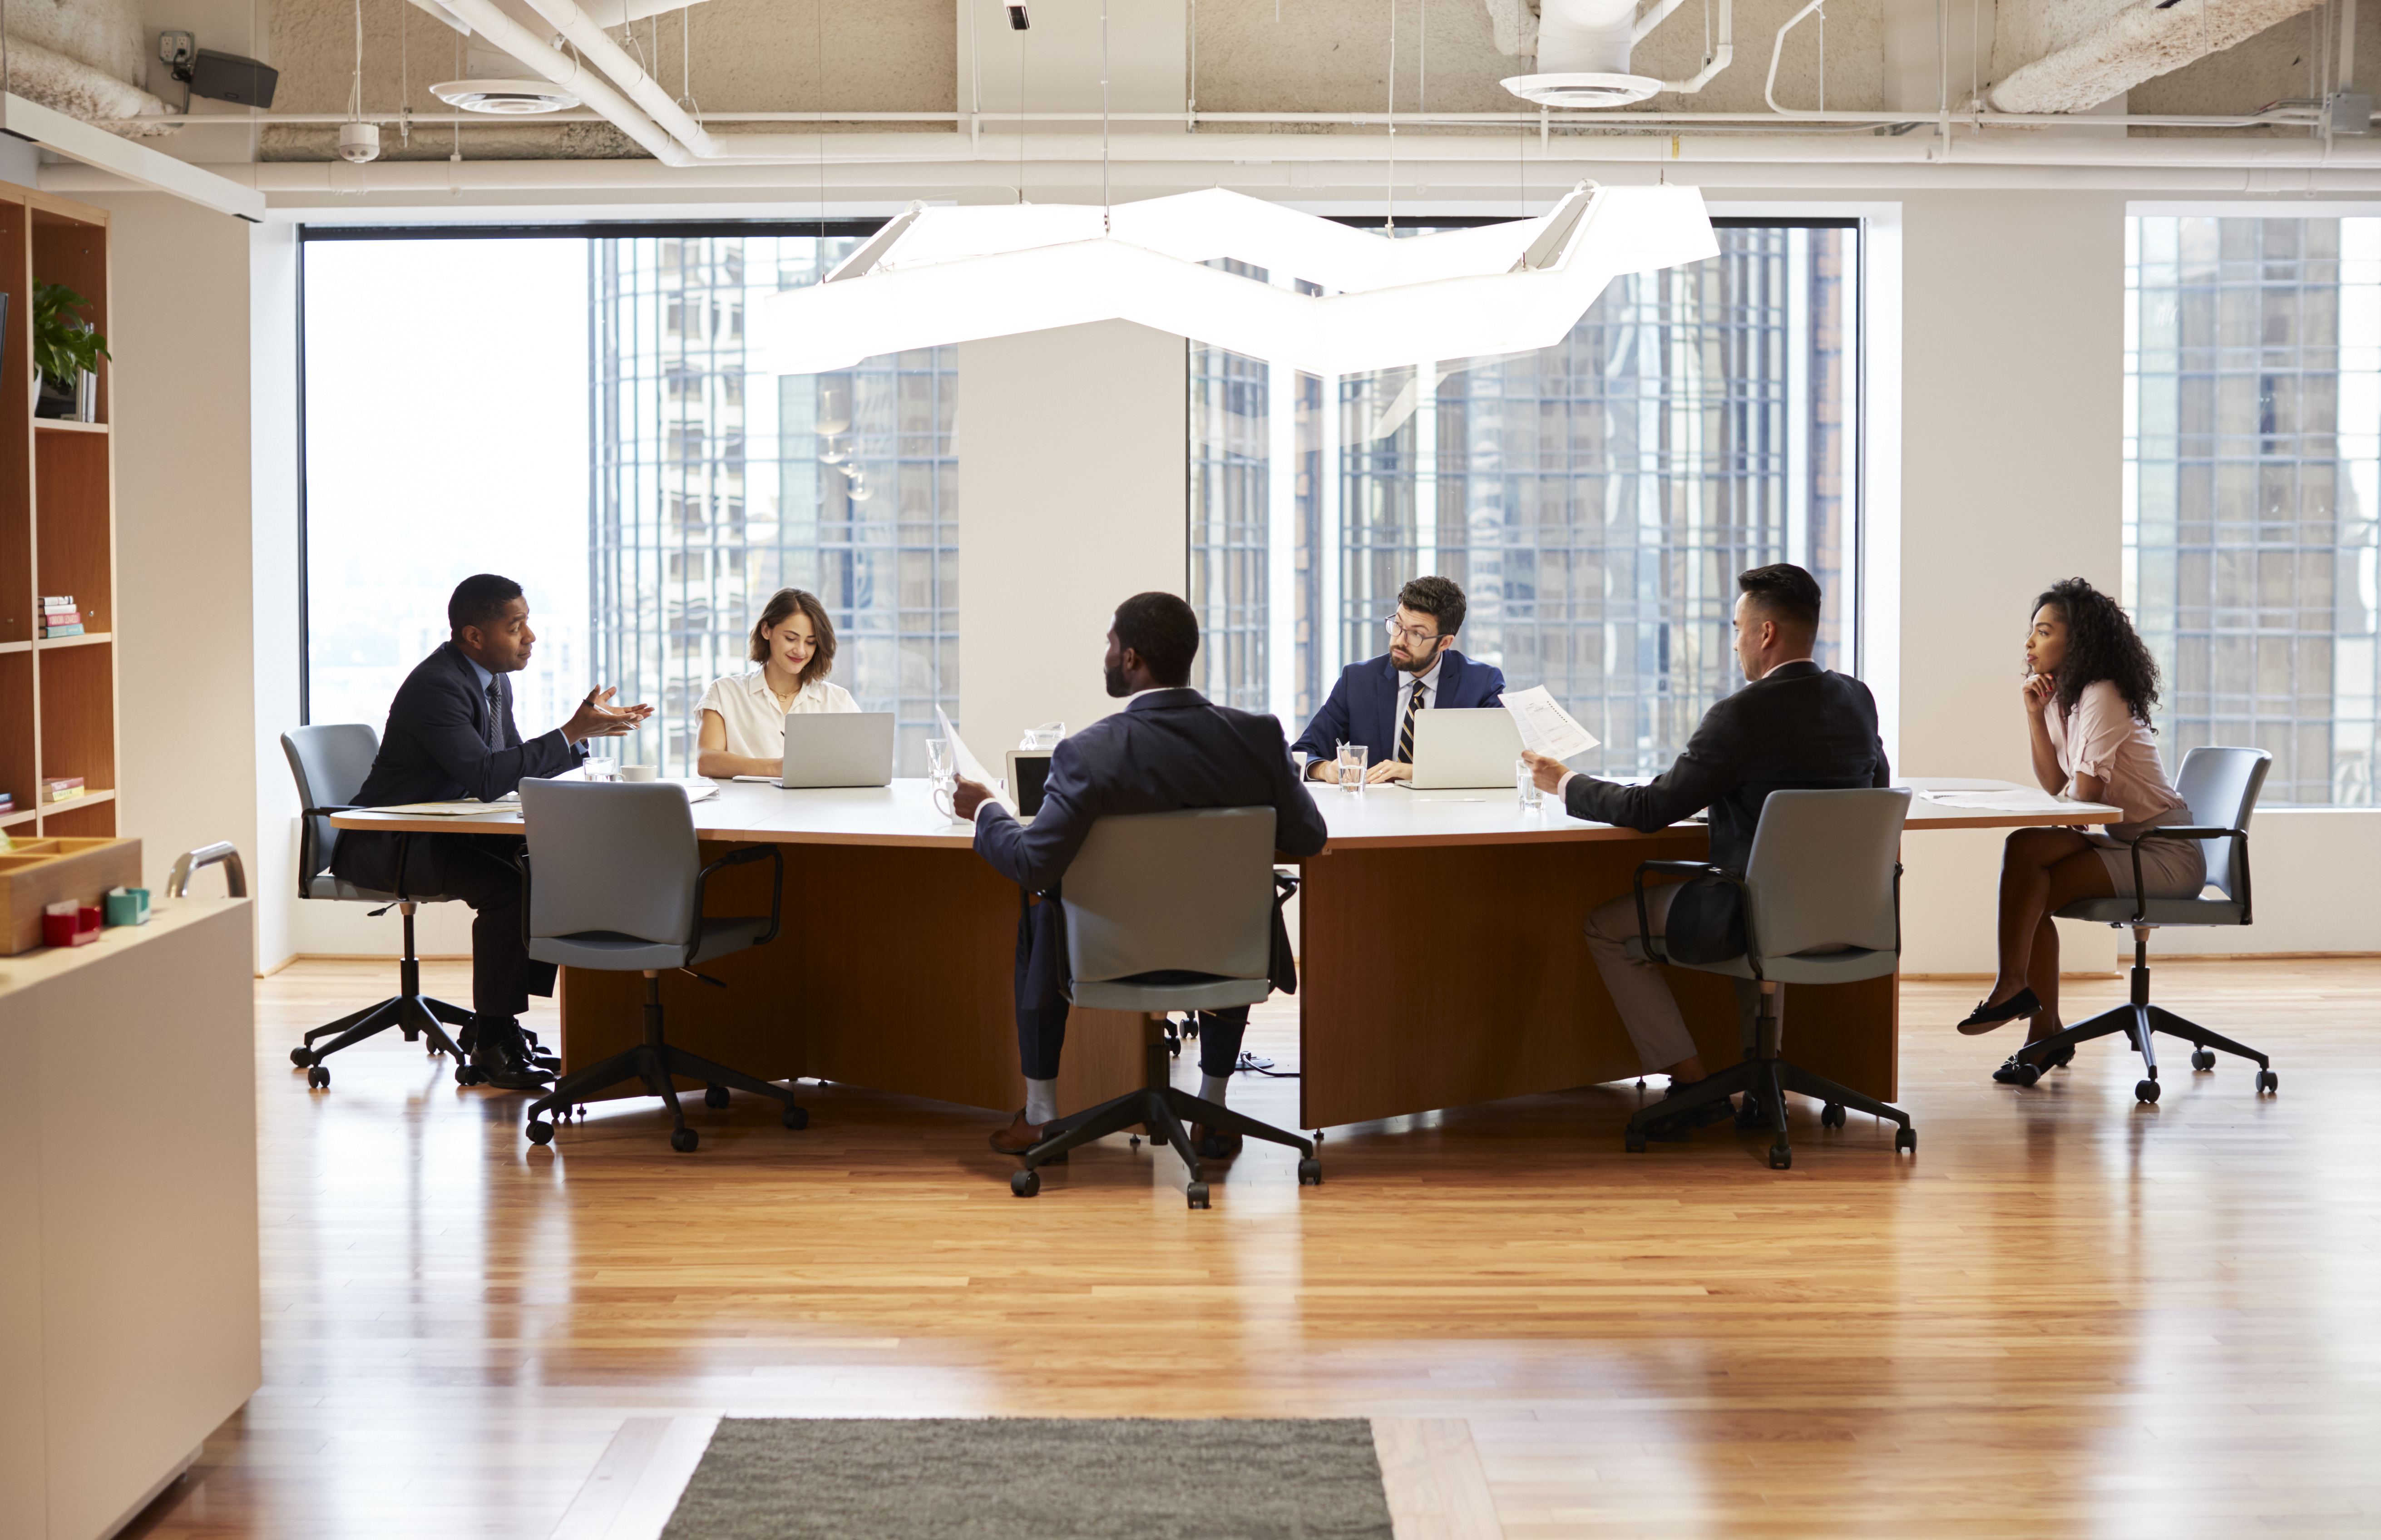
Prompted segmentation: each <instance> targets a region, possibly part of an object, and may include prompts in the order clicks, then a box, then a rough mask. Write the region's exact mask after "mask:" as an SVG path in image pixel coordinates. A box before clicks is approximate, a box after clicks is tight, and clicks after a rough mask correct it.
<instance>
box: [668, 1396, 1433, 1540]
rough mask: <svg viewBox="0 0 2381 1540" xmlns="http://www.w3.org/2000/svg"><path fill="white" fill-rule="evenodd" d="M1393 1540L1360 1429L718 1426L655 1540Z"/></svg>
mask: <svg viewBox="0 0 2381 1540" xmlns="http://www.w3.org/2000/svg"><path fill="white" fill-rule="evenodd" d="M829 1535H832V1536H835V1537H836V1540H946V1537H947V1540H1393V1534H1392V1531H1391V1529H1390V1525H1389V1505H1388V1498H1387V1497H1386V1494H1385V1493H1384V1492H1383V1491H1382V1488H1381V1466H1380V1461H1379V1460H1378V1459H1377V1458H1376V1457H1375V1456H1374V1452H1373V1429H1372V1424H1370V1423H1368V1422H1367V1421H1365V1420H1364V1419H1363V1418H1361V1417H1337V1418H1328V1419H1316V1420H1312V1421H1310V1420H1303V1419H1298V1420H1287V1419H1285V1420H1275V1419H1266V1420H1261V1421H1260V1420H1249V1419H1239V1418H1214V1419H1207V1420H1203V1421H1197V1422H1190V1421H1182V1422H1177V1421H1170V1420H1166V1419H1161V1418H1096V1419H1094V1418H1081V1419H1078V1418H1025V1417H1017V1418H1006V1417H1004V1418H966V1417H936V1418H922V1419H916V1420H909V1419H871V1418H838V1419H824V1418H822V1419H815V1420H813V1419H810V1418H800V1417H790V1418H745V1417H728V1418H723V1419H721V1421H720V1424H719V1431H718V1432H717V1433H715V1434H714V1435H713V1436H712V1439H711V1447H710V1448H708V1449H706V1450H705V1451H704V1452H703V1456H702V1463H701V1464H700V1465H698V1466H696V1467H695V1472H694V1475H693V1478H692V1479H691V1480H690V1481H689V1482H688V1483H687V1487H686V1494H685V1496H683V1497H680V1498H679V1499H678V1511H677V1512H676V1513H674V1514H672V1515H671V1517H670V1522H669V1525H668V1527H667V1528H665V1530H663V1531H662V1536H663V1540H812V1537H813V1536H818V1537H824V1536H829Z"/></svg>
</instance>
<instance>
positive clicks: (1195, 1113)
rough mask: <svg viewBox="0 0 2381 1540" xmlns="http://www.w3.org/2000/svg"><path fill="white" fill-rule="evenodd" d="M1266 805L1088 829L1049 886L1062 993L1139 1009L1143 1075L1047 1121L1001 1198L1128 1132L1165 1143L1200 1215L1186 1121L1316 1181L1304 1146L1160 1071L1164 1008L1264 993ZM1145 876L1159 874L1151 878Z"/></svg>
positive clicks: (1225, 1002)
mask: <svg viewBox="0 0 2381 1540" xmlns="http://www.w3.org/2000/svg"><path fill="white" fill-rule="evenodd" d="M1273 826H1274V814H1273V809H1271V808H1262V807H1260V808H1194V809H1188V810H1185V811H1183V812H1180V813H1136V814H1132V815H1130V816H1125V817H1110V818H1103V819H1100V820H1099V821H1098V822H1097V823H1095V824H1093V825H1092V832H1091V835H1090V837H1088V838H1086V839H1085V840H1084V841H1083V845H1082V849H1081V850H1079V851H1077V852H1076V855H1075V859H1074V861H1073V862H1072V863H1070V864H1069V865H1068V868H1067V874H1066V878H1065V881H1064V882H1063V883H1062V884H1061V885H1060V887H1059V899H1058V901H1059V902H1060V904H1061V905H1063V906H1064V908H1065V911H1066V920H1067V959H1068V984H1067V998H1068V1000H1069V1001H1071V1002H1073V1003H1074V1004H1076V1005H1079V1006H1081V1007H1083V1008H1086V1009H1090V1010H1130V1011H1138V1012H1139V1013H1140V1014H1141V1018H1142V1073H1143V1081H1142V1088H1141V1089H1140V1090H1138V1091H1133V1092H1129V1093H1127V1094H1124V1095H1122V1096H1118V1097H1117V1098H1116V1099H1115V1100H1113V1101H1108V1102H1103V1103H1101V1104H1100V1105H1099V1106H1095V1107H1093V1108H1091V1109H1089V1110H1088V1111H1084V1112H1079V1113H1075V1114H1073V1115H1072V1116H1070V1117H1066V1118H1058V1119H1057V1120H1056V1121H1055V1122H1053V1123H1052V1124H1051V1125H1050V1129H1051V1132H1050V1133H1049V1134H1048V1136H1047V1137H1045V1138H1044V1140H1043V1141H1042V1143H1039V1144H1036V1145H1034V1146H1033V1147H1032V1149H1030V1150H1028V1151H1026V1152H1025V1157H1024V1158H1025V1165H1024V1167H1023V1168H1022V1169H1020V1170H1019V1171H1017V1172H1016V1173H1015V1174H1014V1175H1012V1176H1011V1177H1010V1178H1009V1179H1008V1190H1009V1191H1010V1192H1014V1193H1015V1194H1017V1196H1019V1197H1020V1198H1030V1197H1032V1196H1033V1195H1034V1194H1035V1193H1036V1192H1040V1191H1042V1178H1041V1175H1040V1173H1039V1172H1038V1171H1037V1170H1036V1169H1035V1168H1036V1167H1041V1166H1044V1165H1046V1164H1048V1163H1049V1162H1050V1161H1052V1160H1054V1159H1056V1157H1058V1156H1059V1155H1065V1154H1066V1153H1067V1152H1068V1150H1071V1149H1073V1148H1074V1147H1075V1146H1076V1145H1078V1144H1084V1143H1090V1142H1091V1141H1093V1140H1094V1139H1102V1138H1105V1137H1106V1136H1107V1135H1109V1134H1111V1133H1116V1132H1118V1131H1122V1130H1124V1129H1127V1128H1129V1127H1132V1126H1134V1125H1136V1124H1138V1125H1141V1126H1142V1127H1145V1128H1146V1129H1147V1130H1148V1131H1149V1136H1150V1138H1152V1139H1153V1140H1154V1139H1163V1140H1165V1141H1166V1143H1168V1144H1171V1145H1173V1146H1174V1150H1175V1153H1176V1154H1177V1155H1180V1156H1181V1157H1182V1164H1183V1165H1184V1166H1186V1167H1189V1168H1190V1172H1191V1181H1190V1184H1189V1186H1188V1187H1186V1188H1185V1189H1184V1190H1183V1195H1184V1196H1185V1197H1186V1198H1188V1199H1189V1200H1190V1204H1191V1207H1192V1208H1205V1207H1207V1206H1208V1196H1207V1180H1206V1177H1205V1174H1204V1173H1203V1171H1202V1169H1201V1167H1200V1165H1199V1155H1198V1152H1197V1151H1196V1150H1194V1149H1192V1148H1191V1135H1190V1134H1189V1132H1188V1131H1185V1130H1184V1128H1183V1127H1182V1123H1183V1119H1185V1118H1189V1119H1191V1121H1193V1122H1199V1123H1204V1124H1205V1125H1206V1126H1207V1127H1208V1128H1209V1129H1210V1130H1214V1131H1233V1132H1238V1133H1240V1134H1243V1135H1245V1136H1247V1137H1249V1138H1251V1139H1264V1140H1270V1141H1271V1142H1272V1143H1276V1144H1287V1145H1288V1146H1289V1147H1290V1148H1291V1149H1294V1150H1296V1151H1297V1152H1298V1154H1299V1157H1300V1158H1299V1162H1298V1179H1299V1182H1300V1185H1301V1186H1303V1185H1316V1186H1319V1185H1321V1183H1322V1181H1323V1163H1322V1162H1321V1161H1320V1160H1318V1159H1316V1158H1315V1155H1314V1146H1313V1144H1312V1143H1309V1142H1308V1141H1306V1140H1304V1139H1301V1138H1300V1137H1299V1136H1298V1135H1297V1134H1294V1133H1289V1132H1286V1131H1283V1130H1280V1129H1277V1128H1275V1127H1274V1126H1273V1125H1271V1124H1270V1123H1260V1122H1258V1121H1257V1120H1256V1119H1255V1118H1243V1117H1242V1116H1240V1115H1239V1113H1237V1112H1234V1111H1233V1110H1232V1109H1231V1108H1229V1107H1227V1106H1217V1105H1216V1104H1215V1103H1214V1102H1209V1101H1203V1100H1201V1099H1200V1098H1198V1097H1196V1096H1193V1095H1191V1094H1190V1093H1189V1092H1187V1091H1178V1090H1176V1089H1175V1088H1174V1086H1173V1084H1172V1083H1171V1082H1170V1081H1169V1079H1168V1077H1167V1074H1166V1067H1167V1064H1168V1062H1169V1056H1168V1054H1167V1052H1166V1039H1165V1035H1164V1032H1163V1027H1162V1023H1163V1022H1164V1021H1165V1020H1166V1012H1168V1011H1176V1010H1182V1011H1198V1010H1220V1009H1223V1008H1226V1007H1228V1006H1252V1005H1256V1004H1258V1003H1260V1002H1262V1001H1263V1000H1264V998H1265V996H1268V995H1271V994H1272V993H1273V983H1272V979H1271V977H1270V973H1271V962H1272V950H1273V947H1272V944H1273V905H1274V883H1273ZM1153 872H1162V873H1164V874H1165V879H1164V880H1163V881H1156V882H1154V881H1152V880H1151V879H1150V874H1151V873H1153Z"/></svg>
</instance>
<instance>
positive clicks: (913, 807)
mask: <svg viewBox="0 0 2381 1540" xmlns="http://www.w3.org/2000/svg"><path fill="white" fill-rule="evenodd" d="M1910 784H1911V785H1912V786H1913V787H1916V788H1924V787H1926V786H1927V785H1929V784H1930V783H1928V782H1925V781H1917V782H1912V783H1910ZM1933 784H1941V783H1933ZM2010 784H2011V783H2009V782H2006V781H1995V782H1984V781H1961V782H1959V783H1958V785H1959V786H1960V788H1985V787H1988V786H1989V787H2009V785H2010ZM1314 800H1315V802H1316V805H1318V806H1319V807H1321V808H1322V809H1323V816H1324V819H1325V823H1326V824H1328V825H1329V826H1330V829H1331V844H1332V846H1333V847H1348V846H1364V847H1369V848H1374V849H1387V848H1391V847H1395V846H1400V845H1499V844H1514V843H1521V842H1525V841H1531V840H1549V839H1550V840H1586V839H1637V838H1642V836H1641V835H1639V834H1638V833H1637V831H1636V830H1634V829H1627V828H1618V827H1615V826H1614V825H1609V824H1590V823H1584V822H1581V820H1579V819H1576V818H1572V817H1571V816H1569V814H1567V813H1564V812H1563V811H1562V808H1561V806H1560V804H1559V803H1557V802H1556V801H1554V799H1552V798H1551V797H1550V798H1548V799H1546V801H1545V802H1544V803H1542V804H1541V805H1540V806H1539V807H1538V808H1536V809H1535V810H1524V809H1523V808H1522V807H1521V806H1520V802H1519V800H1518V799H1517V798H1516V797H1515V796H1514V794H1513V793H1512V792H1511V791H1510V790H1508V789H1505V788H1491V789H1487V790H1481V791H1413V790H1409V789H1408V788H1404V787H1402V786H1376V787H1372V788H1367V789H1366V790H1364V791H1363V792H1362V793H1361V794H1357V793H1351V792H1346V791H1341V790H1339V789H1337V788H1334V787H1325V786H1318V787H1316V788H1314ZM2121 816H2122V813H2120V812H2119V810H2118V809H2116V808H2113V807H2107V806H2104V805H2102V804H2100V803H2096V802H2073V803H2069V804H2067V805H2066V806H2065V807H2064V808H2062V809H2059V810H2057V811H2056V812H2047V811H2045V812H2036V811H2031V810H2029V811H2026V812H2022V813H2003V812H1996V811H1980V810H1974V809H1963V808H1949V807H1945V806H1942V805H1941V804H1939V803H1935V802H1929V801H1924V800H1923V799H1919V800H1915V801H1912V802H1911V806H1910V823H1909V827H1910V828H1911V829H1913V830H1916V829H1954V828H1970V829H1975V828H2018V827H2023V826H2026V825H2042V824H2102V823H2106V822H2107V821H2108V820H2110V819H2112V818H2118V817H2121ZM331 822H332V823H333V824H335V825H337V826H338V827H340V828H343V829H391V830H396V829H405V830H412V831H416V832H427V833H434V834H469V833H471V832H474V831H490V832H493V831H498V830H517V829H519V827H520V826H521V821H520V815H519V813H491V814H488V815H487V816H484V817H478V818H424V817H409V816H404V815H400V814H393V813H370V812H357V813H339V814H337V815H336V816H335V817H334V818H333V819H332V820H331ZM694 826H695V830H696V832H697V833H698V834H700V835H701V836H702V837H703V838H705V839H715V840H740V841H751V842H753V843H760V844H783V845H882V846H909V847H918V846H922V847H926V848H930V849H968V848H969V847H970V846H971V844H972V843H973V830H972V829H971V827H970V826H969V825H965V824H954V823H952V822H951V821H950V820H949V819H947V818H946V817H944V816H943V815H942V813H938V812H937V811H935V809H934V801H933V797H932V792H931V788H930V785H929V783H928V782H926V781H924V780H922V779H919V780H897V781H895V782H894V783H893V784H892V785H891V786H889V787H872V788H836V789H821V790H810V791H784V790H780V789H779V788H776V787H774V786H768V785H763V784H761V783H757V782H751V781H729V782H727V783H724V784H722V785H721V787H720V788H719V795H718V796H716V797H713V798H708V799H706V800H704V801H700V802H697V803H695V804H694ZM1693 826H1694V825H1679V827H1681V828H1690V827H1693Z"/></svg>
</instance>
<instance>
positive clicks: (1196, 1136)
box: [1191, 1123, 1245, 1160]
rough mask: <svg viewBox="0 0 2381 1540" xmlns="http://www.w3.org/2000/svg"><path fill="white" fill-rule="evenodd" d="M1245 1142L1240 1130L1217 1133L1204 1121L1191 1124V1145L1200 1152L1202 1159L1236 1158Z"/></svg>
mask: <svg viewBox="0 0 2381 1540" xmlns="http://www.w3.org/2000/svg"><path fill="white" fill-rule="evenodd" d="M1243 1143H1245V1141H1244V1140H1242V1139H1241V1137H1240V1135H1239V1131H1238V1130H1227V1131H1224V1132H1221V1133H1216V1132H1212V1131H1209V1129H1208V1127H1207V1125H1206V1124H1204V1123H1193V1124H1191V1148H1192V1149H1193V1150H1196V1151H1197V1152H1198V1153H1199V1158H1200V1159H1202V1160H1233V1159H1236V1158H1238V1157H1239V1153H1240V1147H1241V1145H1242V1144H1243Z"/></svg>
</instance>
